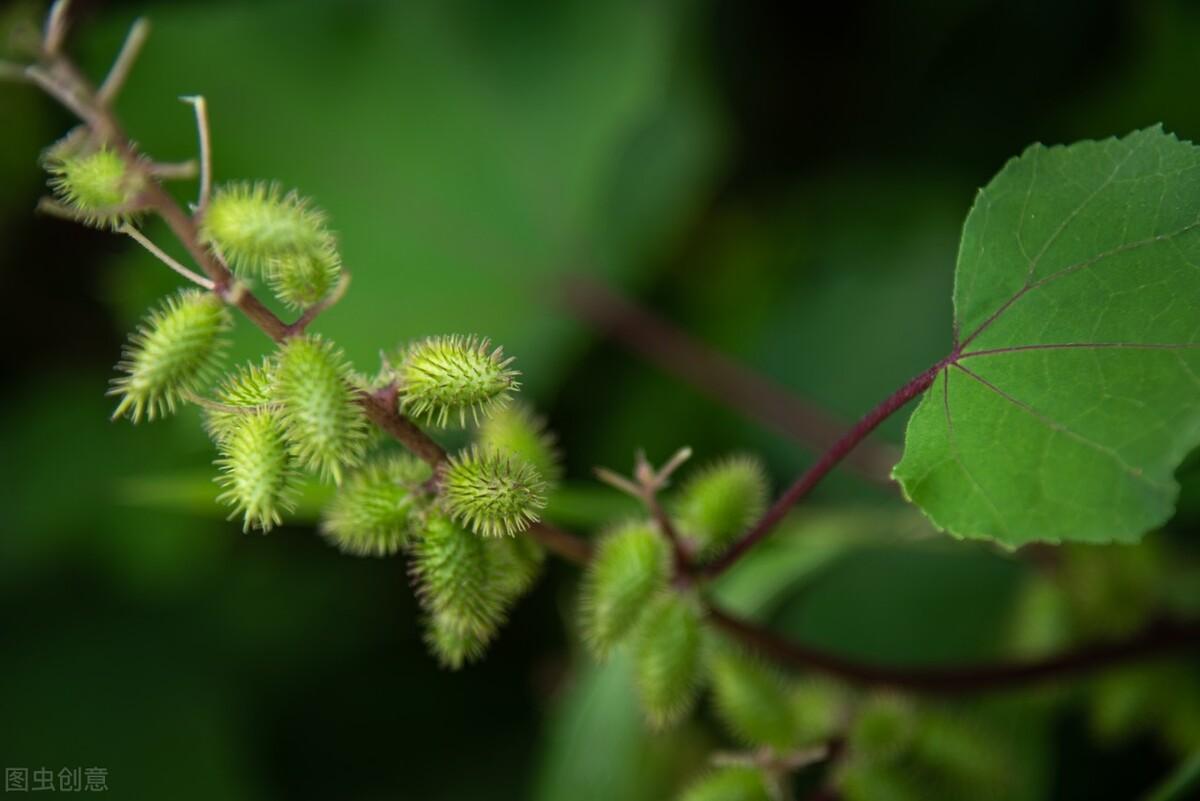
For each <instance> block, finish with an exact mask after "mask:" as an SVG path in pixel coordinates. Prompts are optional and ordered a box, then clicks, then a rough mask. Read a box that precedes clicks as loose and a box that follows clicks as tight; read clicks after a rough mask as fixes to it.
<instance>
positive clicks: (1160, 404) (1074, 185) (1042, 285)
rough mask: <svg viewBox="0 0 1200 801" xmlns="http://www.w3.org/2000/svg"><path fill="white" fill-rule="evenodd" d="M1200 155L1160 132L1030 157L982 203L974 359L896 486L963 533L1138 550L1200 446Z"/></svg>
mask: <svg viewBox="0 0 1200 801" xmlns="http://www.w3.org/2000/svg"><path fill="white" fill-rule="evenodd" d="M1197 170H1200V150H1198V149H1197V148H1196V147H1194V146H1193V145H1191V144H1190V143H1188V142H1182V141H1180V140H1178V139H1176V138H1175V137H1174V136H1171V135H1169V134H1165V133H1163V132H1162V130H1161V129H1160V128H1152V129H1149V130H1145V131H1138V132H1136V133H1133V134H1130V135H1129V136H1127V137H1125V138H1123V139H1108V140H1105V141H1103V142H1080V143H1078V144H1074V145H1071V146H1070V147H1053V148H1045V147H1042V146H1041V145H1034V146H1033V147H1030V148H1029V149H1028V150H1026V151H1025V153H1024V154H1023V155H1022V156H1021V157H1020V158H1017V159H1014V160H1012V161H1010V162H1009V163H1008V165H1007V166H1006V167H1005V168H1004V169H1003V170H1002V171H1001V172H1000V174H999V175H997V176H996V177H995V178H994V179H993V180H992V182H991V183H990V184H988V186H987V187H986V188H984V189H983V191H982V192H980V194H979V197H978V199H977V200H976V203H975V206H974V208H973V209H972V210H971V213H970V215H969V216H968V217H967V221H966V225H965V227H964V230H963V237H962V246H961V250H960V254H959V262H958V270H957V273H956V283H955V295H954V306H955V319H956V331H957V334H958V342H959V343H960V348H961V353H958V354H957V355H956V357H955V359H954V361H953V363H952V364H950V365H948V366H945V367H943V368H942V369H941V370H940V371H939V372H938V374H937V377H936V380H935V381H934V383H933V386H932V387H931V388H930V390H929V392H928V393H927V395H926V397H925V398H924V399H923V400H922V402H921V404H920V406H919V407H918V408H917V410H916V412H915V413H914V414H913V416H912V419H911V421H910V422H909V427H908V434H907V436H906V448H905V454H904V458H903V460H902V461H901V462H900V464H898V465H897V466H896V469H895V475H896V478H897V479H898V480H899V481H900V483H901V485H902V487H903V488H904V492H905V494H906V496H907V497H908V498H910V499H911V500H912V501H913V502H915V503H916V504H918V505H919V506H920V507H921V508H922V509H923V510H924V511H925V512H926V513H927V514H928V515H929V516H930V518H931V519H932V520H933V521H934V522H935V523H936V524H937V525H938V526H940V527H943V528H945V529H947V530H948V531H950V532H951V533H953V534H955V535H957V536H963V537H989V538H992V539H995V540H997V541H999V542H1001V543H1004V544H1006V545H1011V546H1016V545H1020V544H1022V543H1026V542H1030V541H1033V540H1047V541H1051V542H1057V541H1062V540H1083V541H1092V542H1104V541H1110V540H1119V541H1132V540H1136V539H1137V538H1139V537H1140V536H1141V535H1142V534H1143V533H1144V532H1145V531H1147V530H1148V529H1151V528H1153V527H1154V526H1156V525H1158V524H1160V523H1162V522H1163V521H1164V520H1166V519H1167V518H1168V517H1169V516H1170V514H1171V512H1172V508H1173V505H1174V501H1175V496H1176V494H1177V491H1178V485H1177V484H1176V482H1175V480H1174V479H1173V477H1172V473H1173V472H1174V470H1175V468H1176V467H1177V466H1178V465H1179V463H1180V461H1181V460H1182V459H1183V457H1184V455H1186V454H1187V453H1188V451H1189V450H1191V449H1192V448H1193V447H1194V446H1195V445H1196V444H1197V443H1198V442H1200V381H1198V380H1197V374H1200V329H1198V328H1197V327H1196V322H1195V321H1196V318H1197V314H1198V312H1200V306H1198V301H1197V298H1200V271H1198V270H1196V269H1195V267H1194V266H1193V265H1194V264H1196V263H1197V262H1200V222H1198V216H1200V184H1198V183H1197V182H1196V181H1195V180H1194V179H1195V175H1196V171H1197Z"/></svg>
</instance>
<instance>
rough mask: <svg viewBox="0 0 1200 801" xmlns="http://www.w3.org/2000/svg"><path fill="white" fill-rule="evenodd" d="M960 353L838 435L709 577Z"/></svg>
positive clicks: (711, 567) (731, 561) (748, 546)
mask: <svg viewBox="0 0 1200 801" xmlns="http://www.w3.org/2000/svg"><path fill="white" fill-rule="evenodd" d="M957 356H958V354H957V353H954V354H951V355H950V356H948V357H946V358H945V359H943V360H942V361H940V362H938V363H937V364H935V365H933V366H932V367H930V368H929V369H928V370H926V371H925V372H923V373H921V374H920V375H918V376H916V377H915V378H913V379H912V380H911V381H909V382H908V383H907V384H905V385H904V386H902V387H900V389H898V390H896V391H895V392H893V393H892V394H891V395H890V396H889V397H887V398H886V399H884V401H883V402H882V403H880V404H879V405H878V406H876V407H875V408H874V409H872V410H871V411H869V412H867V413H866V414H865V415H864V416H863V417H862V418H861V419H860V420H859V421H858V422H857V423H855V424H854V427H853V428H851V429H850V430H849V431H847V432H846V433H845V434H843V435H842V436H841V437H839V438H838V440H837V441H836V442H834V443H833V445H832V446H831V447H830V448H829V450H827V451H825V453H823V454H821V457H820V458H819V459H817V461H816V462H814V463H813V465H812V467H810V468H808V470H806V471H805V472H804V473H802V474H801V475H800V477H799V478H798V479H796V481H795V483H793V484H792V486H791V487H789V488H788V490H787V491H786V492H784V493H783V495H781V496H779V499H778V500H777V501H775V503H774V504H772V506H771V508H770V509H768V510H767V511H766V514H764V515H763V516H762V518H761V519H760V520H759V521H758V522H757V523H755V524H754V527H753V528H751V529H750V530H749V531H747V532H746V533H745V534H743V535H742V537H741V539H739V540H738V541H737V542H735V543H734V544H733V545H731V546H730V547H729V550H727V551H725V553H723V554H722V555H721V557H720V558H719V559H717V560H716V561H715V562H713V563H711V564H710V565H708V567H706V568H705V570H704V575H705V576H707V577H708V578H715V577H716V576H719V575H721V574H722V573H724V572H725V571H726V570H728V569H729V568H730V567H731V566H732V565H733V564H734V563H735V562H737V560H738V559H740V558H742V556H743V555H744V554H745V553H746V552H747V551H749V550H750V549H751V548H753V547H754V545H755V544H756V543H758V541H759V540H761V539H762V538H763V537H765V536H767V535H768V534H770V533H771V529H773V528H774V527H775V525H776V524H777V523H778V522H779V521H780V520H782V519H783V517H784V515H786V514H787V513H788V511H789V510H790V509H791V508H792V507H793V506H795V505H796V503H797V502H798V501H800V500H801V499H802V498H804V496H806V495H808V493H810V492H812V490H813V488H814V487H816V486H817V484H819V483H820V482H821V479H823V478H825V476H826V475H827V474H828V473H829V471H830V470H832V469H833V468H834V467H836V466H837V464H838V462H840V461H842V460H843V459H845V458H846V456H847V455H849V453H850V452H851V451H852V450H854V448H855V446H856V445H858V444H859V443H860V442H862V441H863V439H865V438H866V436H867V435H868V434H870V433H871V432H872V431H874V430H875V428H876V427H877V426H878V425H879V424H880V423H882V422H883V421H884V420H886V419H888V418H889V417H891V416H892V415H893V414H895V413H896V412H897V411H899V410H900V409H901V408H902V407H903V406H904V405H905V404H906V403H908V402H909V401H910V400H912V399H913V398H915V397H916V396H918V395H920V394H921V393H922V392H924V391H925V390H927V389H929V387H930V385H931V384H933V381H934V379H935V378H937V374H938V372H940V371H941V370H942V369H943V368H944V367H945V366H946V365H947V364H949V363H950V362H952V361H953V360H954V359H955V358H957Z"/></svg>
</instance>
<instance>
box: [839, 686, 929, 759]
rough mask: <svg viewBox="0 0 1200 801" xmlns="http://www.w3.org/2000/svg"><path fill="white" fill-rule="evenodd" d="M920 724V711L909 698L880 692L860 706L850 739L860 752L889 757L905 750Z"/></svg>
mask: <svg viewBox="0 0 1200 801" xmlns="http://www.w3.org/2000/svg"><path fill="white" fill-rule="evenodd" d="M916 728H917V719H916V711H915V710H914V709H913V707H912V704H911V703H910V702H909V701H908V700H907V699H905V698H902V697H900V696H898V695H876V696H872V697H870V698H868V699H867V700H866V701H865V702H864V703H863V705H862V707H861V708H859V710H858V713H857V714H856V715H855V716H854V723H853V725H852V726H851V727H850V732H849V734H848V736H847V739H848V741H849V744H850V747H851V748H853V749H854V752H855V753H856V754H858V755H860V756H862V757H864V758H866V759H869V760H873V761H887V760H890V759H893V758H895V757H896V756H898V755H899V754H902V753H904V751H905V750H906V749H907V748H908V747H909V745H910V743H911V742H912V739H913V736H914V733H915V731H916Z"/></svg>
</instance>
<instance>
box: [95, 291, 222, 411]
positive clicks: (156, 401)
mask: <svg viewBox="0 0 1200 801" xmlns="http://www.w3.org/2000/svg"><path fill="white" fill-rule="evenodd" d="M231 325H232V322H231V320H230V317H229V311H228V309H226V308H225V305H224V304H223V303H222V302H221V299H220V298H218V297H217V296H216V295H214V294H212V293H210V292H202V291H200V290H194V289H185V290H183V291H181V292H180V293H178V294H176V295H173V296H171V297H168V298H167V299H166V300H165V301H163V303H162V305H161V306H159V308H157V309H155V310H154V311H152V312H151V313H150V314H149V315H148V316H147V317H146V319H145V320H144V321H143V322H142V324H141V326H139V328H138V330H137V331H136V332H135V333H134V334H133V335H132V336H131V337H130V340H129V344H128V345H127V346H126V348H125V351H124V354H123V356H122V359H121V361H120V362H119V363H118V364H117V369H118V370H120V371H121V372H123V373H124V375H122V376H119V377H118V378H116V379H114V380H113V382H112V389H111V390H110V391H109V394H110V395H120V396H121V400H120V402H119V403H118V404H117V408H116V410H115V411H114V412H113V415H112V416H113V418H114V419H115V418H117V417H121V416H123V415H128V416H129V417H130V419H132V420H133V422H135V423H136V422H138V421H140V420H141V419H142V417H143V416H145V417H146V418H147V419H150V420H153V419H155V418H156V417H161V416H164V415H166V414H169V413H172V412H174V411H175V407H176V406H177V405H178V404H179V403H180V401H182V400H183V399H184V398H185V397H186V396H187V395H188V394H189V393H196V392H198V391H199V390H200V389H201V388H202V387H203V386H204V385H205V384H206V383H207V382H208V381H209V380H210V379H211V378H212V376H213V374H214V373H215V372H216V370H217V367H218V365H219V362H220V358H221V354H222V353H223V351H224V345H225V343H224V341H223V339H222V334H224V333H225V332H226V331H227V330H228V329H229V328H230V327H231Z"/></svg>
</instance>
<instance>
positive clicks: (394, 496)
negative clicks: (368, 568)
mask: <svg viewBox="0 0 1200 801" xmlns="http://www.w3.org/2000/svg"><path fill="white" fill-rule="evenodd" d="M431 475H432V471H431V470H430V468H429V466H428V465H426V464H425V463H424V462H422V461H421V460H420V459H417V458H416V457H415V456H410V455H407V454H401V455H395V456H388V457H384V458H380V459H376V460H375V461H373V462H371V463H369V464H367V465H365V466H364V467H362V468H361V469H360V470H357V471H356V472H354V473H353V474H351V475H350V477H349V478H348V479H347V480H346V482H345V483H344V484H343V485H342V486H341V487H340V488H339V489H338V492H337V494H336V495H335V496H334V498H333V500H332V501H330V503H329V505H328V506H326V507H325V511H324V513H323V516H322V520H321V534H322V535H324V537H325V538H326V539H327V540H329V541H330V542H332V543H333V544H334V545H335V546H337V548H338V549H339V550H341V551H343V552H344V553H349V554H354V555H355V556H390V555H391V554H394V553H396V552H397V551H398V550H400V548H402V547H403V546H404V544H405V543H406V542H407V541H408V539H409V537H410V535H411V534H412V533H413V525H414V520H413V518H414V512H415V511H416V510H417V507H418V505H419V504H420V501H421V495H422V490H421V485H422V484H423V483H424V482H425V481H427V480H428V479H429V477H430V476H431Z"/></svg>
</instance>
